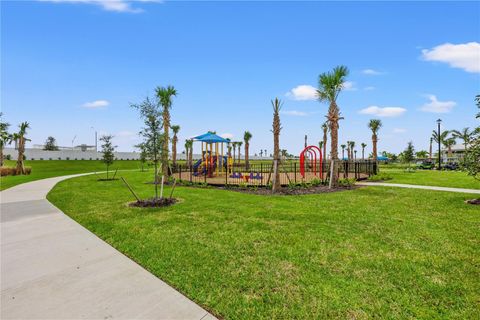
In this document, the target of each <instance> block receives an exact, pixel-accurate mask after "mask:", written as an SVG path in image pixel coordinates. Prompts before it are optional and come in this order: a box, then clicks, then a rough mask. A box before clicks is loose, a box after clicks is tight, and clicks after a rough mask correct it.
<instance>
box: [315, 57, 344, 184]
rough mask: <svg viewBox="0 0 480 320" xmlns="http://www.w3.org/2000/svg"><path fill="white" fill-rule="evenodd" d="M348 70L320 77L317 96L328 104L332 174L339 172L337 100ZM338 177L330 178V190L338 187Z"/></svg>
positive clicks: (338, 115) (333, 71)
mask: <svg viewBox="0 0 480 320" xmlns="http://www.w3.org/2000/svg"><path fill="white" fill-rule="evenodd" d="M347 75H348V68H347V67H345V66H338V67H335V68H334V69H333V70H332V71H331V72H324V73H322V74H320V76H319V77H318V90H317V95H318V98H319V100H320V101H322V102H328V103H329V107H328V114H327V121H328V126H329V127H330V159H331V161H332V164H333V167H332V170H331V172H332V173H333V172H337V165H338V164H337V160H338V126H339V125H338V122H339V121H340V120H341V119H342V118H341V117H340V109H339V108H338V105H337V98H338V94H339V93H340V91H342V89H343V88H344V86H345V81H346V77H347ZM337 181H338V175H337V174H332V175H331V177H330V188H331V187H332V186H336V185H337Z"/></svg>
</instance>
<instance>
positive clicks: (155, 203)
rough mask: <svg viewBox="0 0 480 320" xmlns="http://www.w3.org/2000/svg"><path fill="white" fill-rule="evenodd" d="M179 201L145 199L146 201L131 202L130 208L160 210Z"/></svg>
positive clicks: (171, 199)
mask: <svg viewBox="0 0 480 320" xmlns="http://www.w3.org/2000/svg"><path fill="white" fill-rule="evenodd" d="M177 201H178V200H177V199H175V198H158V199H145V200H140V201H135V202H131V203H130V204H129V206H130V207H139V208H160V207H168V206H171V205H172V204H174V203H176V202H177Z"/></svg>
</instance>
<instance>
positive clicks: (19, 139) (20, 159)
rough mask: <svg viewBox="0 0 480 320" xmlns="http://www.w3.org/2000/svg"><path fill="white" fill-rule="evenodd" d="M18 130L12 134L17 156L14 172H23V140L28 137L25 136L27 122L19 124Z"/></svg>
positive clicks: (27, 127)
mask: <svg viewBox="0 0 480 320" xmlns="http://www.w3.org/2000/svg"><path fill="white" fill-rule="evenodd" d="M19 128H20V130H19V131H18V132H17V133H15V134H14V135H13V139H14V140H16V141H17V146H18V158H17V166H16V169H15V171H16V173H17V174H25V165H24V163H23V158H24V155H25V142H26V141H28V140H29V139H27V138H25V135H26V134H27V129H29V128H30V125H29V124H28V122H26V121H25V122H22V123H21V124H20V125H19Z"/></svg>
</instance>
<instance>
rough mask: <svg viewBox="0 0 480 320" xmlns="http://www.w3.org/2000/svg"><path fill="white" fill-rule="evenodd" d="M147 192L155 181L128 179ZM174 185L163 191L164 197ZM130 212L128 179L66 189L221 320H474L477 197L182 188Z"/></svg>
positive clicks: (479, 259)
mask: <svg viewBox="0 0 480 320" xmlns="http://www.w3.org/2000/svg"><path fill="white" fill-rule="evenodd" d="M122 176H124V177H126V178H127V179H128V181H129V183H130V184H131V185H132V186H133V187H134V188H135V190H136V191H137V192H138V193H139V194H140V195H141V196H143V197H147V196H150V195H152V193H153V186H152V185H146V184H144V182H146V181H151V180H152V179H151V174H147V173H140V172H122ZM168 191H169V189H168V188H167V190H166V192H168ZM176 196H177V197H178V198H179V199H180V200H181V202H180V203H178V204H176V205H174V206H171V207H168V208H163V209H143V208H130V207H128V206H127V202H129V201H132V195H131V194H130V193H129V191H128V190H127V189H126V188H125V187H124V186H123V185H122V182H121V181H113V182H97V181H96V180H95V177H93V176H85V177H80V178H75V179H71V180H67V181H64V182H61V183H59V184H58V185H57V186H56V187H55V188H54V189H53V190H52V192H51V193H50V194H49V196H48V198H49V200H50V201H52V202H53V203H54V204H55V205H56V206H58V207H59V208H60V209H61V210H63V211H64V212H66V213H67V214H68V215H69V216H71V217H72V218H73V219H75V220H76V221H78V222H79V223H80V224H82V225H83V226H85V227H87V228H88V229H90V230H91V231H93V232H94V233H96V234H97V235H98V236H99V237H101V238H102V239H104V240H105V241H107V242H108V243H110V244H111V245H112V246H114V247H115V248H117V249H118V250H120V251H121V252H123V253H124V254H126V255H127V256H129V257H131V258H132V259H133V260H135V261H137V262H138V263H139V264H140V265H142V266H143V267H145V268H146V269H147V270H149V271H150V272H152V273H153V274H155V275H157V276H158V277H159V278H161V279H163V280H165V281H166V282H168V283H169V284H171V285H172V286H173V287H175V288H177V289H178V290H179V291H180V292H182V293H184V294H185V295H186V296H187V297H189V298H191V299H193V300H194V301H196V302H197V303H199V304H200V305H202V306H203V307H205V308H206V309H208V310H210V311H212V312H213V313H214V314H216V315H219V316H221V317H223V318H226V319H275V318H277V319H305V318H309V319H315V318H328V319H330V318H336V319H366V318H389V319H402V318H403V319H406V318H409V319H411V318H423V319H427V318H429V319H432V318H435V319H452V318H456V319H478V318H479V317H480V305H479V304H478V302H479V301H480V281H479V279H480V268H479V266H480V234H479V232H478V230H479V228H480V210H478V207H474V206H472V205H467V204H465V203H464V200H466V199H469V198H471V197H472V196H471V195H465V194H451V193H446V192H434V191H424V190H408V189H401V188H377V187H374V188H360V189H357V190H350V191H343V192H337V193H327V194H318V195H305V196H258V195H252V194H243V193H237V192H233V191H226V190H218V189H197V188H187V187H178V188H177V191H176Z"/></svg>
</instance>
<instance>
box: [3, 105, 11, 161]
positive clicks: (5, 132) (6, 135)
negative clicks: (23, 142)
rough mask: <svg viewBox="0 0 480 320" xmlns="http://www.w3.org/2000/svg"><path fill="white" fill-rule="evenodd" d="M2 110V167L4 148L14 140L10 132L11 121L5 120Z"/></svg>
mask: <svg viewBox="0 0 480 320" xmlns="http://www.w3.org/2000/svg"><path fill="white" fill-rule="evenodd" d="M2 117H3V114H2V113H1V112H0V167H3V148H5V146H6V145H7V144H9V143H10V142H11V141H12V135H11V134H9V133H8V128H9V127H10V123H8V122H4V121H3V119H2Z"/></svg>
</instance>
